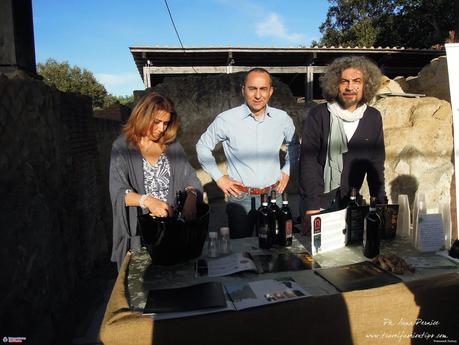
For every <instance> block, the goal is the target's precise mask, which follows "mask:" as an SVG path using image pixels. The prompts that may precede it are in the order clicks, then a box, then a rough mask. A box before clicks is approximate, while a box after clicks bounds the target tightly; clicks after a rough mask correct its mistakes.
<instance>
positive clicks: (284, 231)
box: [278, 192, 293, 247]
mask: <svg viewBox="0 0 459 345" xmlns="http://www.w3.org/2000/svg"><path fill="white" fill-rule="evenodd" d="M278 223H279V236H278V239H279V241H278V244H279V245H281V246H286V247H289V246H291V245H292V237H293V217H292V212H291V210H290V207H289V206H288V197H287V193H286V192H284V193H282V208H281V209H280V212H279V218H278Z"/></svg>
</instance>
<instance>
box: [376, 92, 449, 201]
mask: <svg viewBox="0 0 459 345" xmlns="http://www.w3.org/2000/svg"><path fill="white" fill-rule="evenodd" d="M374 106H375V107H376V108H377V109H378V110H379V111H380V112H381V115H382V117H383V124H384V140H385V145H386V164H385V177H386V191H387V194H388V197H389V200H390V201H392V202H397V197H398V194H408V195H409V199H410V201H411V202H412V201H413V200H414V194H415V192H416V190H419V191H420V192H423V193H425V195H426V200H427V201H428V204H427V207H428V208H436V207H438V205H439V204H440V203H441V202H447V203H449V202H450V186H451V178H452V174H453V171H454V166H453V164H452V162H451V157H452V152H453V138H452V111H451V106H450V104H449V103H448V102H446V101H443V100H439V99H437V98H433V97H423V98H406V97H387V98H383V99H380V100H378V101H377V102H376V104H374Z"/></svg>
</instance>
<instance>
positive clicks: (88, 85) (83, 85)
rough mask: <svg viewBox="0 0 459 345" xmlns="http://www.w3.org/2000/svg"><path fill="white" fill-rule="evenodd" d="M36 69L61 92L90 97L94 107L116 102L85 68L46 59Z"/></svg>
mask: <svg viewBox="0 0 459 345" xmlns="http://www.w3.org/2000/svg"><path fill="white" fill-rule="evenodd" d="M37 70H38V74H40V75H41V76H42V77H43V79H44V81H45V83H47V84H48V85H51V86H54V87H56V88H57V89H59V90H61V91H63V92H76V93H81V94H83V95H86V96H89V97H91V98H92V106H93V108H94V109H101V108H104V107H106V106H109V105H110V104H113V103H114V102H116V98H114V97H113V96H112V95H110V94H108V93H107V90H106V89H105V87H104V86H103V85H102V84H100V83H99V82H98V81H97V80H96V78H95V77H94V75H93V74H92V73H91V72H90V71H88V70H87V69H85V68H83V69H81V68H80V67H78V66H70V65H69V63H68V62H67V61H64V62H57V61H56V60H54V59H48V60H47V61H46V63H44V64H42V63H39V64H38V65H37Z"/></svg>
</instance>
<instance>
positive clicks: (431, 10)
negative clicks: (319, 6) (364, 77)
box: [315, 0, 455, 48]
mask: <svg viewBox="0 0 459 345" xmlns="http://www.w3.org/2000/svg"><path fill="white" fill-rule="evenodd" d="M454 1H455V0H329V2H330V4H331V6H330V8H329V9H328V12H327V18H326V20H325V22H323V23H322V25H321V26H320V31H321V33H322V34H323V36H322V38H321V40H320V44H322V45H326V46H340V45H341V46H360V47H362V46H366V47H369V46H383V47H386V46H404V47H413V48H430V47H431V46H433V45H436V44H443V43H444V41H445V38H447V37H448V31H449V30H454V28H455V15H454V13H455V12H454ZM315 43H317V42H315Z"/></svg>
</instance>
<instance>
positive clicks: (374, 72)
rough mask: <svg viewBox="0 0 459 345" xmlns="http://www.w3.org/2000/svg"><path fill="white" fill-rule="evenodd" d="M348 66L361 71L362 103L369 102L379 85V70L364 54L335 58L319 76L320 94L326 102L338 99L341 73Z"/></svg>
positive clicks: (380, 75)
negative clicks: (362, 80)
mask: <svg viewBox="0 0 459 345" xmlns="http://www.w3.org/2000/svg"><path fill="white" fill-rule="evenodd" d="M348 68H355V69H358V70H360V71H361V72H362V73H363V79H364V84H365V85H364V89H363V98H362V101H361V102H362V103H368V102H370V101H371V100H372V99H373V97H374V96H375V95H376V92H377V91H378V89H379V87H380V85H381V77H382V74H381V70H380V69H379V67H378V66H376V64H375V63H374V62H372V61H370V60H369V59H368V58H366V57H364V56H345V57H340V58H337V59H335V60H334V61H333V62H332V63H331V64H330V65H329V66H328V69H327V72H325V74H324V75H323V76H322V77H321V78H320V86H321V87H322V95H323V97H324V98H325V99H326V100H327V101H328V102H335V101H336V100H337V99H338V85H339V80H340V78H341V73H342V72H343V71H344V70H345V69H348Z"/></svg>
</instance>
